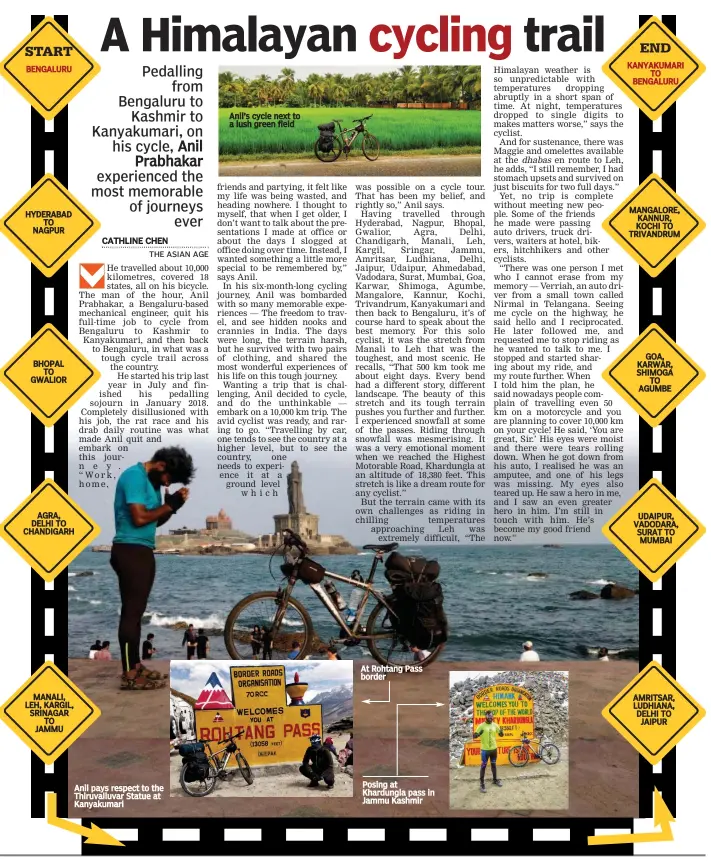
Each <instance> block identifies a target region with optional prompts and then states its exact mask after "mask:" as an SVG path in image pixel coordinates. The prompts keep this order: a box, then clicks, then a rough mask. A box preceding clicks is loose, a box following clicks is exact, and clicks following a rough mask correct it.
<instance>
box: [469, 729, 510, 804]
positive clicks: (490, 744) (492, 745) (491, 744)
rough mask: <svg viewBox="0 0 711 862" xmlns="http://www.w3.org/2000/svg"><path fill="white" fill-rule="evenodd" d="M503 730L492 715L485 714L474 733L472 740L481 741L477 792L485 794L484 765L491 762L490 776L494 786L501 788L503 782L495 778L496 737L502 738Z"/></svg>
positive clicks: (497, 748) (497, 749) (497, 746)
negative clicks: (482, 721)
mask: <svg viewBox="0 0 711 862" xmlns="http://www.w3.org/2000/svg"><path fill="white" fill-rule="evenodd" d="M503 735H504V730H503V728H502V727H499V725H498V724H497V723H496V722H495V721H494V713H493V712H487V713H486V715H485V716H484V723H483V724H480V725H479V727H477V729H476V730H475V731H474V738H475V739H477V738H480V739H481V769H480V770H479V790H481V792H482V793H486V786H485V785H484V776H485V775H486V764H487V762H491V775H492V777H493V779H494V784H495V785H496V786H497V787H501V785H502V784H503V782H502V781H501V779H500V778H497V776H496V756H497V754H498V752H499V744H498V741H497V739H496V737H497V736H503Z"/></svg>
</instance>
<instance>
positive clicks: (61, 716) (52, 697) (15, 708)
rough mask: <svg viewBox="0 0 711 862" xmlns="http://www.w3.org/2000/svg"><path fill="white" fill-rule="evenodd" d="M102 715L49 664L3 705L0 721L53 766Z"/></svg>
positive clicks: (45, 664)
mask: <svg viewBox="0 0 711 862" xmlns="http://www.w3.org/2000/svg"><path fill="white" fill-rule="evenodd" d="M100 715H101V711H100V710H99V707H98V706H96V705H95V704H94V703H92V702H91V701H90V700H89V698H88V697H87V696H86V695H85V694H84V693H83V692H82V691H81V690H80V689H79V688H77V686H75V685H74V683H72V681H71V680H70V679H69V678H68V677H66V676H65V675H64V674H63V673H62V672H61V670H59V668H58V667H57V666H56V665H55V664H54V663H53V662H51V661H48V662H45V663H44V664H43V665H42V667H41V668H39V670H38V671H36V672H35V673H34V674H32V676H31V677H30V678H29V679H28V680H27V682H26V683H24V685H22V686H20V688H19V689H18V690H17V691H16V692H15V693H14V694H13V695H12V697H11V698H10V699H9V700H8V701H7V702H6V703H5V704H3V707H2V720H3V721H4V722H5V724H6V725H7V726H8V727H9V728H10V729H11V730H12V731H14V732H15V733H16V734H17V735H18V736H19V737H20V739H21V740H22V741H23V742H25V743H26V744H27V745H29V747H30V748H31V749H32V751H34V753H35V754H36V755H37V756H38V757H39V758H41V759H42V760H43V761H44V762H45V763H54V761H55V760H56V759H57V758H58V757H59V755H60V754H62V752H64V751H66V750H67V748H69V746H70V745H71V744H72V743H73V742H74V741H75V740H76V739H78V738H79V737H80V736H81V735H82V733H84V731H85V730H86V729H87V728H88V727H90V726H91V725H92V724H93V723H94V722H95V721H96V719H97V718H99V716H100Z"/></svg>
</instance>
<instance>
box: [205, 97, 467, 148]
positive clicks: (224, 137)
mask: <svg viewBox="0 0 711 862" xmlns="http://www.w3.org/2000/svg"><path fill="white" fill-rule="evenodd" d="M219 113H220V121H219V122H220V126H219V140H220V143H219V147H220V161H237V160H256V159H267V158H269V157H273V156H279V157H280V158H292V159H293V158H308V157H313V152H314V142H315V140H316V138H318V134H319V133H318V128H317V127H318V126H319V125H321V124H323V123H329V122H331V121H332V120H333V119H335V118H336V117H339V118H341V119H342V120H344V121H345V122H344V123H343V125H344V126H345V127H347V128H351V127H352V126H354V125H355V123H354V122H353V121H354V120H357V119H358V118H359V117H362V116H367V115H368V114H373V118H372V120H368V124H367V125H368V131H369V132H371V133H372V134H374V135H375V137H376V138H378V140H379V141H380V153H381V155H388V154H391V155H392V154H395V153H397V154H407V153H412V154H416V155H426V154H438V155H440V154H451V155H460V154H464V153H478V152H480V150H481V112H480V111H456V110H454V111H453V110H436V109H431V110H427V109H425V110H419V109H414V108H409V109H408V108H279V107H276V108H220V112H219ZM231 113H235V114H237V115H239V114H247V115H249V118H250V119H251V120H252V122H253V123H255V122H259V121H258V120H255V119H254V117H255V116H256V115H258V114H271V115H274V114H289V113H291V115H292V117H293V115H294V114H299V115H300V118H299V119H298V120H296V119H295V120H294V126H293V128H279V127H277V128H254V127H252V128H231V127H230V119H229V118H230V114H231ZM242 121H244V120H242ZM234 122H235V123H236V122H240V121H239V120H236V121H234ZM267 122H268V121H267ZM361 140H362V139H359V140H358V142H357V144H356V147H357V148H358V147H360V141H361ZM358 152H359V150H358Z"/></svg>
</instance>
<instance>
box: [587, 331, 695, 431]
mask: <svg viewBox="0 0 711 862" xmlns="http://www.w3.org/2000/svg"><path fill="white" fill-rule="evenodd" d="M602 376H603V377H604V378H605V380H607V382H608V383H609V384H610V385H611V386H612V387H613V388H614V389H615V390H616V391H617V392H619V393H620V395H621V396H622V397H623V398H624V399H625V401H626V402H627V403H628V404H629V405H630V406H631V407H632V408H634V409H635V410H636V411H637V413H639V415H640V416H641V417H642V418H643V419H644V420H645V421H646V422H647V423H648V424H649V425H652V426H655V425H659V423H660V422H662V421H663V420H664V419H666V417H667V416H668V415H669V414H670V413H671V412H672V411H673V410H675V409H676V407H678V405H679V404H680V402H681V401H683V400H684V398H686V396H687V395H688V394H689V393H690V392H691V391H692V390H693V389H695V388H696V387H697V386H698V385H699V383H701V381H702V380H703V379H704V377H705V376H706V375H705V374H704V372H703V371H702V370H701V369H700V368H699V367H698V366H697V365H695V364H694V362H693V361H692V360H691V359H690V358H689V357H688V356H687V355H686V354H685V353H684V351H683V350H682V349H681V348H680V347H679V346H678V345H677V344H675V343H674V342H673V341H672V339H671V338H669V336H668V335H667V334H666V332H664V330H662V329H660V328H659V327H658V326H657V325H656V324H655V323H653V324H652V325H651V326H648V327H647V329H645V330H644V332H643V333H642V334H641V335H640V336H639V338H637V339H636V340H635V341H634V342H633V343H632V344H631V345H630V346H629V347H628V348H627V350H625V352H624V353H623V354H622V355H621V356H618V357H617V359H616V360H615V361H614V362H613V363H612V365H610V367H609V368H607V369H606V370H605V371H604V372H603V375H602Z"/></svg>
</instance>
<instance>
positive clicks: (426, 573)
mask: <svg viewBox="0 0 711 862" xmlns="http://www.w3.org/2000/svg"><path fill="white" fill-rule="evenodd" d="M439 572H440V569H439V563H438V562H437V560H425V559H424V558H423V557H404V556H403V555H402V554H398V553H397V552H396V551H393V552H392V554H390V556H389V557H388V558H387V560H386V561H385V577H386V578H387V579H388V581H390V583H391V584H393V585H394V584H395V582H403V581H406V580H411V579H412V577H413V576H414V577H415V578H420V577H422V578H424V579H425V580H428V581H436V580H437V578H438V577H439ZM403 575H408V576H409V577H407V578H404V577H403Z"/></svg>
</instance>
